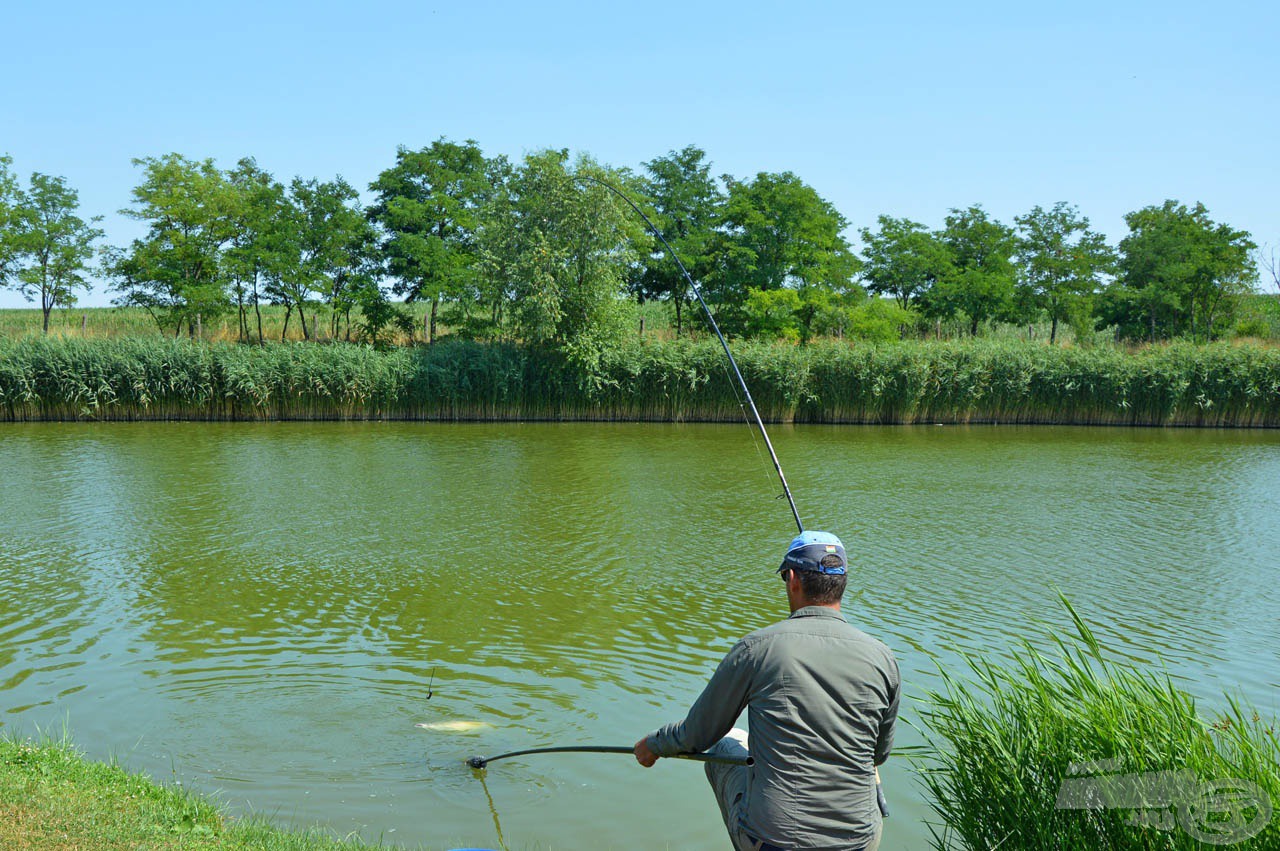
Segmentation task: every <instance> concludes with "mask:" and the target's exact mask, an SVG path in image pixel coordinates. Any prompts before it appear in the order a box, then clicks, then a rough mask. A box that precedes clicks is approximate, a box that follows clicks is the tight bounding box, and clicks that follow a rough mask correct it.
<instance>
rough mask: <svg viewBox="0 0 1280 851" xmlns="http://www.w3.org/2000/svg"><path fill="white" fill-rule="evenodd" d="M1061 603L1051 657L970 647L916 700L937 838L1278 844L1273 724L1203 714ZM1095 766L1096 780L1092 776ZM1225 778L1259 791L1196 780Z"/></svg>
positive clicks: (1002, 842) (1074, 844)
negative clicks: (987, 653)
mask: <svg viewBox="0 0 1280 851" xmlns="http://www.w3.org/2000/svg"><path fill="white" fill-rule="evenodd" d="M1063 602H1064V604H1065V605H1067V608H1068V610H1069V611H1070V614H1071V617H1072V618H1073V619H1074V621H1075V624H1076V630H1077V634H1076V635H1075V636H1072V637H1070V638H1060V637H1057V638H1055V639H1054V644H1055V645H1056V646H1055V648H1054V652H1053V654H1052V655H1046V654H1044V653H1041V652H1039V651H1037V650H1035V649H1034V648H1032V646H1031V645H1030V644H1023V646H1022V647H1021V649H1020V651H1019V652H1018V653H1017V661H1016V662H1015V663H1013V664H1011V665H1008V666H1000V665H997V664H994V663H991V662H987V661H983V660H980V659H975V658H972V657H970V658H969V659H968V663H969V666H970V669H971V673H972V675H973V679H972V680H964V679H960V678H958V677H956V676H954V675H951V674H944V686H943V689H942V691H939V692H931V693H930V694H929V695H928V697H927V698H926V701H925V709H924V710H923V711H922V713H921V718H922V721H923V724H924V727H925V730H926V737H927V739H928V740H929V748H928V749H926V751H925V756H923V757H920V758H919V760H920V767H921V769H922V770H921V776H922V777H923V783H924V785H925V788H926V790H927V792H928V793H929V796H930V798H931V799H932V806H933V808H934V811H935V812H936V814H937V816H938V817H939V818H940V820H941V824H940V825H936V826H935V830H934V847H935V848H938V849H974V850H975V851H976V849H983V851H985V850H986V849H992V848H1000V849H1004V851H1018V850H1019V849H1027V850H1028V851H1041V849H1043V851H1050V849H1052V851H1065V849H1102V848H1105V849H1120V850H1121V851H1124V849H1193V848H1205V847H1208V845H1206V844H1205V843H1208V844H1209V845H1230V846H1231V847H1234V848H1240V849H1263V848H1265V849H1276V848H1280V818H1274V817H1270V818H1269V815H1270V814H1272V811H1273V809H1274V808H1277V807H1280V739H1277V736H1276V731H1275V728H1274V727H1273V726H1271V722H1269V721H1263V720H1262V719H1259V718H1258V716H1257V715H1256V714H1254V713H1253V712H1252V711H1250V710H1247V709H1245V708H1244V707H1243V706H1242V705H1241V704H1240V703H1239V702H1237V701H1234V700H1230V699H1229V700H1228V707H1229V708H1228V710H1227V712H1226V713H1225V714H1222V715H1220V716H1218V717H1217V718H1216V719H1213V720H1210V719H1207V718H1205V717H1204V716H1203V715H1201V714H1200V712H1199V711H1198V710H1197V707H1196V704H1195V701H1194V700H1193V699H1192V698H1191V697H1190V696H1189V695H1187V694H1186V693H1185V692H1183V691H1181V690H1180V689H1178V688H1177V686H1176V685H1175V684H1174V683H1173V681H1172V680H1171V679H1170V677H1169V675H1168V674H1167V673H1165V672H1140V671H1135V670H1133V669H1131V668H1128V667H1125V666H1123V665H1121V664H1118V663H1115V662H1113V661H1110V660H1109V658H1108V656H1107V654H1106V652H1105V650H1104V648H1103V647H1102V645H1101V644H1100V643H1099V641H1098V640H1097V638H1096V637H1095V636H1094V635H1093V633H1092V632H1091V631H1090V629H1089V627H1088V626H1087V625H1086V624H1085V622H1084V621H1083V620H1081V619H1080V618H1079V616H1078V615H1077V614H1076V613H1075V611H1074V610H1071V607H1070V604H1066V601H1065V600H1064V601H1063ZM1073 766H1075V768H1076V771H1075V772H1074V773H1073V771H1072V768H1073ZM1082 769H1083V773H1081V770H1082ZM1099 769H1101V771H1102V779H1101V780H1095V779H1089V778H1090V777H1091V773H1090V772H1091V771H1092V777H1094V778H1096V777H1098V771H1099ZM1168 772H1180V773H1181V774H1170V773H1168ZM1117 774H1119V775H1120V776H1118V777H1117ZM1134 774H1137V775H1138V777H1137V778H1136V779H1135V778H1133V777H1132V775H1134ZM1123 775H1129V778H1126V777H1125V776H1123ZM1064 780H1065V781H1067V782H1068V784H1069V787H1068V791H1067V792H1065V793H1062V792H1061V790H1062V788H1063V787H1062V784H1063V781H1064ZM1227 780H1235V781H1247V783H1249V784H1253V786H1252V789H1253V790H1255V791H1257V790H1260V791H1261V793H1262V795H1263V797H1262V798H1261V799H1258V798H1254V799H1252V802H1250V797H1249V795H1248V794H1245V795H1243V796H1239V797H1237V796H1236V795H1237V794H1238V790H1237V793H1233V792H1232V791H1231V790H1232V789H1233V788H1236V787H1239V785H1240V784H1239V783H1236V784H1230V783H1227V784H1225V785H1218V786H1212V785H1210V786H1204V785H1199V786H1198V785H1197V783H1199V784H1204V783H1209V782H1212V781H1227ZM1082 782H1083V783H1085V784H1087V785H1086V786H1084V787H1081V786H1080V785H1079V784H1081V783H1082ZM1071 784H1074V785H1071ZM1098 784H1101V785H1098ZM1090 788H1092V789H1093V791H1089V790H1090ZM1082 789H1083V790H1084V794H1081V790H1082ZM1060 794H1063V795H1064V797H1062V798H1060V797H1059V796H1060ZM1126 798H1127V799H1128V801H1127V803H1128V806H1119V807H1112V808H1104V806H1103V805H1106V804H1115V803H1123V802H1124V799H1126ZM1268 798H1269V800H1267V799H1268ZM1059 803H1063V804H1069V805H1075V806H1079V805H1081V804H1090V805H1091V806H1094V807H1096V808H1076V809H1063V808H1059V807H1058V804H1059ZM1233 804H1234V808H1233ZM1140 805H1145V806H1140ZM1232 812H1234V813H1235V819H1236V821H1235V822H1234V823H1232V822H1231V821H1230V819H1231V813H1232ZM1268 818H1269V820H1268ZM1135 821H1142V822H1143V823H1142V824H1138V823H1135ZM1251 823H1252V826H1251V827H1250V824H1251ZM1261 825H1265V827H1262V826H1261ZM1162 828H1163V829H1162Z"/></svg>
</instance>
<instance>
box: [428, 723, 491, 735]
mask: <svg viewBox="0 0 1280 851" xmlns="http://www.w3.org/2000/svg"><path fill="white" fill-rule="evenodd" d="M413 726H415V727H420V728H421V729H423V730H431V731H432V732H435V733H475V732H478V731H480V730H488V729H489V728H490V727H492V726H493V725H492V724H486V723H485V722H484V721H431V722H426V723H422V724H414V725H413Z"/></svg>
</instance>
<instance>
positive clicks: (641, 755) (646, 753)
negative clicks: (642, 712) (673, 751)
mask: <svg viewBox="0 0 1280 851" xmlns="http://www.w3.org/2000/svg"><path fill="white" fill-rule="evenodd" d="M635 755H636V762H638V763H640V764H641V765H643V766H644V767H645V768H652V767H653V764H654V763H655V762H657V761H658V755H657V754H656V753H654V752H653V749H652V748H650V747H649V739H648V737H645V738H643V739H641V740H640V741H638V742H636V747H635Z"/></svg>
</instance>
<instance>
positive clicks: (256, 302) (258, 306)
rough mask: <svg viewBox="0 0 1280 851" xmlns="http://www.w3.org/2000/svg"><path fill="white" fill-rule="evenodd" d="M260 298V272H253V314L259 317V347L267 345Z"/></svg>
mask: <svg viewBox="0 0 1280 851" xmlns="http://www.w3.org/2000/svg"><path fill="white" fill-rule="evenodd" d="M259 301H260V300H259V298H258V270H257V269H255V270H254V271H253V312H254V313H255V314H256V315H257V317H258V345H259V346H262V345H265V344H266V342H267V341H266V340H264V339H263V338H262V306H261V304H260V303H259Z"/></svg>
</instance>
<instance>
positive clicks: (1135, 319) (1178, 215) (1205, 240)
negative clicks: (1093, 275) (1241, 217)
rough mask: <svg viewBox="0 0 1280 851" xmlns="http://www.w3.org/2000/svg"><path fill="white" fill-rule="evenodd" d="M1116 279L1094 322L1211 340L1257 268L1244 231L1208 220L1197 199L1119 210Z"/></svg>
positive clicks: (1142, 333)
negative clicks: (1122, 229) (1125, 228)
mask: <svg viewBox="0 0 1280 851" xmlns="http://www.w3.org/2000/svg"><path fill="white" fill-rule="evenodd" d="M1125 222H1126V223H1127V224H1128V225H1129V235H1128V236H1126V237H1125V238H1124V239H1122V240H1121V241H1120V261H1119V267H1118V268H1119V277H1118V279H1117V280H1116V282H1115V283H1114V284H1113V285H1112V286H1110V287H1108V288H1107V290H1106V292H1105V293H1104V295H1103V298H1102V300H1101V302H1100V309H1099V323H1100V324H1101V325H1104V326H1105V325H1113V326H1115V327H1116V328H1117V330H1118V332H1119V333H1120V334H1121V335H1122V336H1125V337H1128V338H1130V339H1142V338H1144V337H1145V338H1147V339H1151V340H1157V339H1168V338H1170V337H1174V336H1179V335H1187V336H1190V337H1191V338H1193V339H1197V340H1206V339H1216V338H1217V337H1219V336H1221V335H1222V334H1223V333H1224V332H1225V331H1227V330H1229V329H1230V328H1231V326H1232V324H1233V318H1234V312H1235V309H1236V306H1237V304H1238V303H1239V300H1240V297H1241V296H1242V295H1245V294H1247V293H1250V292H1252V291H1253V289H1254V285H1255V283H1256V280H1257V269H1256V267H1255V266H1254V263H1253V261H1252V258H1251V256H1250V253H1251V252H1252V251H1253V250H1254V248H1255V247H1256V246H1255V245H1254V243H1253V241H1252V240H1250V239H1249V234H1248V233H1246V232H1244V231H1238V230H1235V229H1234V228H1231V227H1230V226H1228V225H1226V224H1221V223H1218V222H1214V221H1213V220H1212V219H1210V218H1209V211H1208V210H1207V209H1206V208H1205V206H1204V205H1203V204H1199V203H1197V204H1196V205H1195V206H1194V207H1190V208H1188V207H1187V206H1186V205H1183V204H1179V203H1178V202H1177V201H1165V202H1164V204H1162V205H1161V206H1159V207H1144V208H1143V209H1141V210H1138V211H1136V212H1133V213H1129V214H1128V215H1126V216H1125Z"/></svg>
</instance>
